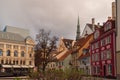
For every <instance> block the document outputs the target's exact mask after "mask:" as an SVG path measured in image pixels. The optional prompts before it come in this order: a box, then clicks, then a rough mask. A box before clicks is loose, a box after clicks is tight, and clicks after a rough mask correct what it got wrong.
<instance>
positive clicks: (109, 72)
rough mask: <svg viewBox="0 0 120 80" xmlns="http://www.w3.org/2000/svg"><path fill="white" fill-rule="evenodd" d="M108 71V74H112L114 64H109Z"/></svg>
mask: <svg viewBox="0 0 120 80" xmlns="http://www.w3.org/2000/svg"><path fill="white" fill-rule="evenodd" d="M107 73H108V75H112V65H111V64H108V68H107Z"/></svg>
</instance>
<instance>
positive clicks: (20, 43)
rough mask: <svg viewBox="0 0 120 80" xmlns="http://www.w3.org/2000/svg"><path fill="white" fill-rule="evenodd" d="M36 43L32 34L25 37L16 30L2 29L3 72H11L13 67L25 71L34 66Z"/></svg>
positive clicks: (0, 32) (0, 33)
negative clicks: (15, 31)
mask: <svg viewBox="0 0 120 80" xmlns="http://www.w3.org/2000/svg"><path fill="white" fill-rule="evenodd" d="M17 30H18V31H19V28H17ZM23 34H24V33H23ZM34 45H35V42H34V40H33V39H32V38H31V37H30V36H26V37H25V38H24V37H22V35H20V34H17V33H14V32H13V33H12V32H7V31H0V64H1V68H0V69H1V72H10V71H11V69H12V70H13V71H14V72H19V71H23V72H25V71H28V69H29V68H34V66H35V65H34Z"/></svg>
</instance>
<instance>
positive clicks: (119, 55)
mask: <svg viewBox="0 0 120 80" xmlns="http://www.w3.org/2000/svg"><path fill="white" fill-rule="evenodd" d="M116 2H117V9H116V11H117V17H116V19H117V26H116V30H117V39H116V55H117V56H116V57H117V76H118V80H120V69H119V68H120V0H116Z"/></svg>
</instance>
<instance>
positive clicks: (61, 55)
mask: <svg viewBox="0 0 120 80" xmlns="http://www.w3.org/2000/svg"><path fill="white" fill-rule="evenodd" d="M71 53H72V50H66V51H63V52H61V53H59V54H58V55H56V58H57V60H58V61H63V60H64V59H66V58H67V57H68V56H69V55H70V54H71Z"/></svg>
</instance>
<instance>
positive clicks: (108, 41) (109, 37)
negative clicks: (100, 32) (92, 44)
mask: <svg viewBox="0 0 120 80" xmlns="http://www.w3.org/2000/svg"><path fill="white" fill-rule="evenodd" d="M109 43H111V36H108V37H107V38H106V44H109Z"/></svg>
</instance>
